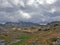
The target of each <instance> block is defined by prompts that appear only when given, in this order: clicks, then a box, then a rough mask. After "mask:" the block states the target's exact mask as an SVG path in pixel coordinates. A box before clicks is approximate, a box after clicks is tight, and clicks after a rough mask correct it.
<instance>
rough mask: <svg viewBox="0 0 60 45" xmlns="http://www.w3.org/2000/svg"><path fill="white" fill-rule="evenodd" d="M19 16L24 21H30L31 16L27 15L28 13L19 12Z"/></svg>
mask: <svg viewBox="0 0 60 45" xmlns="http://www.w3.org/2000/svg"><path fill="white" fill-rule="evenodd" d="M19 13H20V14H19V15H21V16H22V18H23V19H24V20H25V19H27V20H28V19H30V18H31V15H30V14H29V13H27V12H23V11H19Z"/></svg>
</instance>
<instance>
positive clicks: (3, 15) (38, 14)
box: [0, 0, 60, 23]
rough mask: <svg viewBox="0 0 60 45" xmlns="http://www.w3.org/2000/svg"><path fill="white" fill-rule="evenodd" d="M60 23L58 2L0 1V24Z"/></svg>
mask: <svg viewBox="0 0 60 45" xmlns="http://www.w3.org/2000/svg"><path fill="white" fill-rule="evenodd" d="M19 21H27V22H34V23H47V22H51V21H60V0H0V22H19Z"/></svg>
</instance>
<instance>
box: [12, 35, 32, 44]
mask: <svg viewBox="0 0 60 45" xmlns="http://www.w3.org/2000/svg"><path fill="white" fill-rule="evenodd" d="M31 37H32V34H23V35H20V36H18V39H19V40H21V41H19V42H17V43H14V44H11V45H22V44H23V43H24V42H25V41H26V40H27V39H29V38H31Z"/></svg>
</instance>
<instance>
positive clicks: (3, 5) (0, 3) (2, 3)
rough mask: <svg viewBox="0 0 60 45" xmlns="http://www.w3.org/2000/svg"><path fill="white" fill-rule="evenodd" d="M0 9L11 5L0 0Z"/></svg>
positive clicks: (5, 0)
mask: <svg viewBox="0 0 60 45" xmlns="http://www.w3.org/2000/svg"><path fill="white" fill-rule="evenodd" d="M0 7H2V8H3V7H12V5H11V4H10V3H9V2H8V1H7V0H0Z"/></svg>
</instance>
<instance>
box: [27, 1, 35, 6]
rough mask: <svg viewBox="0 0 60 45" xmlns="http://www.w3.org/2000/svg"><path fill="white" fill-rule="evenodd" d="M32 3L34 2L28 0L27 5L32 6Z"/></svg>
mask: <svg viewBox="0 0 60 45" xmlns="http://www.w3.org/2000/svg"><path fill="white" fill-rule="evenodd" d="M34 2H35V0H28V1H27V5H32V4H34Z"/></svg>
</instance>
